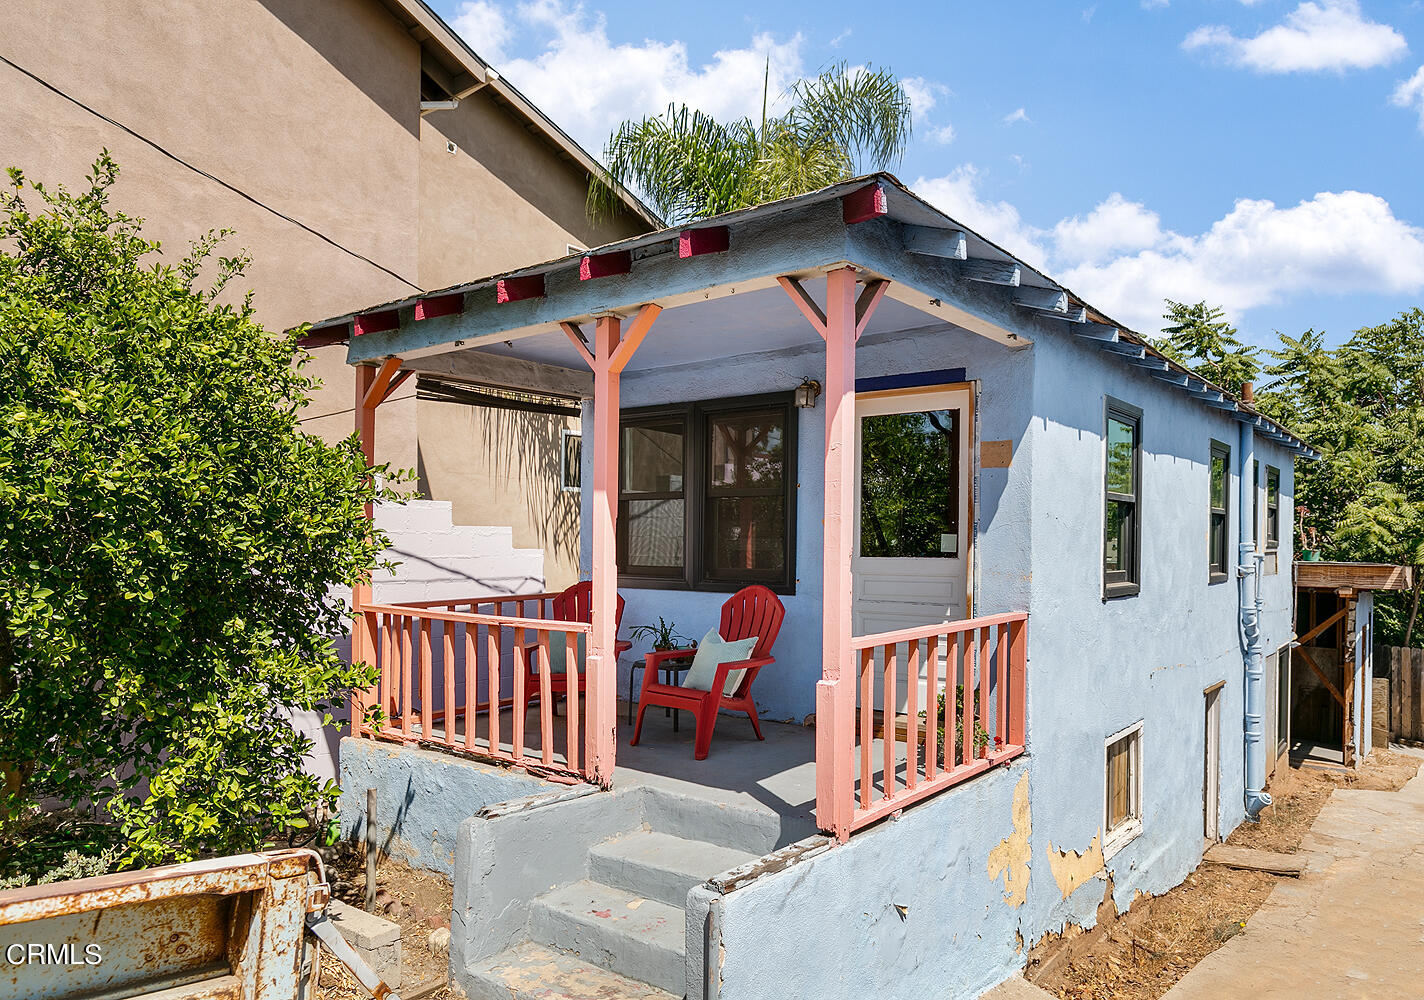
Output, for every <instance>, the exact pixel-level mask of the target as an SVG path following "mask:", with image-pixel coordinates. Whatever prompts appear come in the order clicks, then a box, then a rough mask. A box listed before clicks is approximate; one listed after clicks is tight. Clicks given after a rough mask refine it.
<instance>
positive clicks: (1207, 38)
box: [1182, 0, 1408, 73]
mask: <svg viewBox="0 0 1424 1000" xmlns="http://www.w3.org/2000/svg"><path fill="white" fill-rule="evenodd" d="M1182 48H1184V49H1186V50H1187V51H1189V52H1190V51H1195V50H1198V49H1206V50H1210V51H1215V52H1218V53H1219V54H1221V55H1222V56H1223V57H1225V58H1226V60H1227V61H1228V62H1230V63H1232V64H1233V65H1236V66H1242V67H1245V68H1247V69H1253V70H1255V71H1256V72H1258V73H1309V72H1320V71H1324V70H1333V71H1335V72H1344V71H1345V70H1347V69H1365V68H1369V67H1372V66H1383V65H1385V64H1387V63H1391V62H1393V61H1394V60H1396V59H1398V58H1399V57H1400V56H1402V55H1404V53H1405V52H1406V51H1407V50H1408V45H1407V44H1406V43H1405V41H1404V36H1403V35H1401V34H1400V33H1399V32H1398V31H1396V30H1395V29H1394V28H1392V27H1390V26H1389V25H1387V24H1380V23H1378V22H1376V21H1371V20H1370V19H1369V18H1367V17H1366V16H1365V15H1364V13H1363V11H1361V10H1360V4H1359V0H1321V2H1319V3H1314V2H1306V3H1302V4H1301V5H1300V6H1298V7H1297V8H1296V9H1295V10H1293V11H1291V12H1290V13H1289V14H1287V15H1286V17H1285V20H1284V21H1283V22H1281V23H1280V24H1277V25H1275V26H1274V27H1271V28H1267V29H1266V30H1265V31H1263V32H1261V33H1260V34H1259V35H1256V36H1255V37H1252V38H1242V37H1238V36H1236V35H1235V34H1233V33H1232V32H1231V29H1230V28H1227V27H1225V26H1223V25H1219V24H1215V25H1211V24H1209V25H1203V26H1202V27H1200V28H1197V29H1196V30H1195V31H1193V32H1192V33H1191V34H1189V35H1188V36H1187V37H1186V38H1185V39H1184V40H1183V41H1182Z"/></svg>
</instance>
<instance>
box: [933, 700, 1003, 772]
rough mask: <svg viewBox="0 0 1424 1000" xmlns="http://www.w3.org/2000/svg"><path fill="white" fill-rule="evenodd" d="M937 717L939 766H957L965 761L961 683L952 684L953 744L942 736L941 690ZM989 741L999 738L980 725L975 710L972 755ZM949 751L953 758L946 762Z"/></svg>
mask: <svg viewBox="0 0 1424 1000" xmlns="http://www.w3.org/2000/svg"><path fill="white" fill-rule="evenodd" d="M924 717H925V713H924V712H921V713H920V718H922V719H923V718H924ZM939 719H940V720H941V725H940V727H939V766H940V767H954V766H957V765H959V764H963V763H965V760H964V685H963V684H956V685H955V686H954V742H953V744H950V743H947V742H946V741H945V738H944V734H945V727H944V725H943V722H944V720H945V709H944V692H943V691H941V692H940V695H939ZM991 741H992V742H993V743H995V744H997V743H998V742H999V739H998V737H997V736H992V737H991V736H990V735H989V733H988V731H987V730H986V729H985V728H984V727H983V726H982V725H980V723H979V713H978V712H977V711H976V712H975V713H974V755H975V756H978V754H979V751H980V750H983V749H984V748H985V747H986V746H988V745H989V743H990V742H991ZM951 753H952V758H953V764H950V763H947V761H948V760H949V759H950V757H951Z"/></svg>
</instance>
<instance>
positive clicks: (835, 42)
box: [826, 28, 850, 49]
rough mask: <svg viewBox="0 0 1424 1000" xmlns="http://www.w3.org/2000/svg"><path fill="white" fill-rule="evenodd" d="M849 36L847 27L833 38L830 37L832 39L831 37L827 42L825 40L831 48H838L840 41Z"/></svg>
mask: <svg viewBox="0 0 1424 1000" xmlns="http://www.w3.org/2000/svg"><path fill="white" fill-rule="evenodd" d="M849 37H850V29H849V28H847V29H845V30H844V31H842V32H841V33H840V34H839V35H837V36H836V37H835V38H832V39H831V40H830V41H829V42H827V43H826V44H827V45H829V46H830V47H831V48H833V49H838V48H840V47H841V43H842V42H844V41H845V40H846V39H847V38H849Z"/></svg>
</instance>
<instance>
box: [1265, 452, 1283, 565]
mask: <svg viewBox="0 0 1424 1000" xmlns="http://www.w3.org/2000/svg"><path fill="white" fill-rule="evenodd" d="M1280 547H1281V470H1280V469H1277V468H1276V467H1275V466H1272V465H1268V466H1266V551H1267V552H1274V551H1276V550H1277V549H1279V548H1280Z"/></svg>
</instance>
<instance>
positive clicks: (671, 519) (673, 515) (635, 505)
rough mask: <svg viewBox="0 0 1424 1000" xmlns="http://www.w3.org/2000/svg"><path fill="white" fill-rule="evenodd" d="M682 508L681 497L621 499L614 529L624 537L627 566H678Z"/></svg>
mask: <svg viewBox="0 0 1424 1000" xmlns="http://www.w3.org/2000/svg"><path fill="white" fill-rule="evenodd" d="M683 511H684V501H682V500H625V501H624V511H623V517H622V518H621V519H620V521H621V523H620V524H619V525H618V528H619V530H620V531H621V532H623V533H624V537H626V538H627V560H628V561H627V565H629V566H637V567H643V568H650V567H651V568H657V567H662V568H668V569H673V568H677V569H680V568H681V567H682V560H683V556H682V548H683V537H684V532H683V520H682V518H683Z"/></svg>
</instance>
